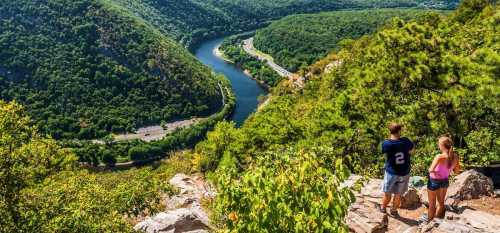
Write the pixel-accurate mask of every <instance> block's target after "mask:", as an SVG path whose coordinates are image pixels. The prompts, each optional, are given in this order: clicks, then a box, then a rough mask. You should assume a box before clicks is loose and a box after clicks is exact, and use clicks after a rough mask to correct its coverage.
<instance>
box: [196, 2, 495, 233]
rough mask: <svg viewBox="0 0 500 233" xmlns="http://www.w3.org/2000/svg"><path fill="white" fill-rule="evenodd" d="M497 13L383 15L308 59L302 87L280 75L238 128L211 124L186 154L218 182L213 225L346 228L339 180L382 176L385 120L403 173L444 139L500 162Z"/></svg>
mask: <svg viewBox="0 0 500 233" xmlns="http://www.w3.org/2000/svg"><path fill="white" fill-rule="evenodd" d="M498 8H499V7H498V6H497V5H491V3H490V2H489V1H487V0H466V1H464V2H463V3H462V5H461V7H460V8H459V9H458V10H457V11H455V12H453V13H452V14H450V15H448V16H443V15H440V14H438V13H429V14H426V15H425V16H424V17H419V18H418V19H415V20H409V21H404V20H401V19H396V20H393V21H391V23H390V24H389V25H388V26H386V27H384V28H383V29H381V30H380V31H378V32H376V33H375V34H373V35H369V36H364V37H362V38H360V39H358V40H353V41H350V42H349V43H345V44H343V45H342V46H343V47H342V49H341V50H339V51H338V52H335V53H333V54H331V55H329V56H328V60H327V61H322V62H318V63H317V64H315V65H314V66H313V67H312V68H310V70H311V71H312V76H311V77H310V78H309V80H308V81H307V84H306V86H305V88H304V89H298V90H297V89H290V88H289V87H288V85H286V84H287V82H286V81H284V82H283V83H282V85H280V86H279V87H277V88H276V89H275V90H274V93H273V95H274V96H273V99H272V100H271V102H270V103H269V104H268V105H267V106H266V107H265V108H263V109H261V110H260V111H259V112H258V113H257V114H255V115H254V116H253V117H251V118H249V119H248V120H247V122H246V123H245V125H244V126H243V127H242V128H239V129H236V128H235V127H234V124H232V123H220V124H219V125H218V126H217V127H216V129H215V130H214V131H213V132H211V133H209V134H208V139H207V140H205V141H203V142H202V143H200V144H198V146H197V147H196V150H195V152H196V153H195V155H198V156H200V161H201V162H200V163H199V166H198V167H199V168H200V169H201V170H203V171H205V172H207V173H208V174H209V175H208V177H211V178H212V179H213V180H215V181H216V183H217V184H218V187H219V196H218V197H217V199H216V204H215V207H214V208H215V213H216V215H217V216H218V217H219V220H220V222H219V223H220V224H221V225H220V227H222V228H227V229H229V231H230V232H260V231H269V232H324V231H330V232H345V231H346V229H345V228H344V227H343V223H342V219H343V216H344V215H345V213H346V208H347V206H348V204H349V202H350V201H351V200H352V196H350V195H351V194H350V193H349V191H348V190H343V189H341V188H339V185H338V184H339V182H341V181H342V180H343V179H344V178H345V177H346V173H349V171H351V172H355V173H358V174H362V175H367V176H380V175H381V174H382V170H383V169H382V168H383V163H384V162H383V161H384V156H383V154H382V152H381V149H380V143H381V141H383V140H384V139H385V138H386V137H387V136H388V131H387V128H386V127H387V124H388V123H389V122H391V121H396V122H401V123H403V124H404V125H405V129H404V132H403V133H404V135H405V136H408V137H409V138H411V139H413V140H414V141H415V142H416V148H417V150H416V154H415V156H414V157H413V158H414V159H413V170H412V174H413V175H424V174H425V173H426V171H427V168H428V166H429V164H430V163H431V161H432V158H433V157H434V155H435V154H437V153H438V148H437V146H436V145H437V144H436V143H437V138H438V137H439V136H441V135H443V134H448V135H450V136H451V137H452V138H453V139H454V141H455V142H456V144H455V146H456V147H457V149H456V150H457V151H458V153H459V154H460V160H461V162H462V163H463V165H464V166H465V167H470V166H483V165H487V164H489V163H491V162H495V161H500V140H499V136H500V135H499V133H500V125H499V121H498V119H499V117H498V116H499V112H498V111H499V109H500V105H499V104H500V102H498V99H500V79H499V77H500V70H499V69H498V68H499V67H500V56H499V54H500V47H499V44H500V38H499V34H498V32H499V31H500V23H499V22H500V13H499V9H498ZM326 67H329V68H328V69H326ZM212 171H213V172H212ZM318 181H321V182H318Z"/></svg>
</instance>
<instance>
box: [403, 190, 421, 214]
mask: <svg viewBox="0 0 500 233" xmlns="http://www.w3.org/2000/svg"><path fill="white" fill-rule="evenodd" d="M420 205H421V202H420V195H419V193H418V190H417V189H415V188H409V189H408V191H407V192H406V193H405V194H404V195H403V196H402V197H401V208H403V209H415V208H418V207H419V206H420Z"/></svg>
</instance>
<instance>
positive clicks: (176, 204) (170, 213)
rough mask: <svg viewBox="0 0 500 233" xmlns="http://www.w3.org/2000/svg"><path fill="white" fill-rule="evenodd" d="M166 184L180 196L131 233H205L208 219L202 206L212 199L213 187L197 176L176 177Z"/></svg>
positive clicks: (181, 175)
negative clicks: (176, 190) (139, 232)
mask: <svg viewBox="0 0 500 233" xmlns="http://www.w3.org/2000/svg"><path fill="white" fill-rule="evenodd" d="M169 183H170V185H172V186H173V187H175V188H177V189H178V190H179V193H178V194H177V195H175V196H173V197H170V198H168V200H166V203H167V204H166V206H167V208H166V209H167V210H166V211H165V212H161V213H159V214H157V215H155V216H154V217H149V218H147V219H146V220H144V221H142V222H140V223H138V224H137V225H135V227H134V229H135V230H137V231H142V232H147V233H208V232H209V229H210V228H211V227H210V224H209V218H208V215H207V213H206V212H205V210H203V208H202V207H201V202H202V200H203V199H212V198H214V197H215V192H214V191H213V189H212V187H211V186H210V185H208V184H207V183H205V182H204V180H203V178H202V177H201V176H196V175H194V176H187V175H185V174H177V175H175V176H174V177H173V178H172V179H171V180H170V182H169Z"/></svg>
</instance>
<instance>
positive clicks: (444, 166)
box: [430, 162, 453, 180]
mask: <svg viewBox="0 0 500 233" xmlns="http://www.w3.org/2000/svg"><path fill="white" fill-rule="evenodd" d="M452 168H453V166H451V167H448V163H443V162H440V163H438V165H437V166H436V168H435V169H434V172H432V173H431V174H430V176H431V178H432V179H436V180H447V179H448V177H450V172H451V169H452Z"/></svg>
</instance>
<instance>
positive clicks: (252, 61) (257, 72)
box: [219, 32, 283, 87]
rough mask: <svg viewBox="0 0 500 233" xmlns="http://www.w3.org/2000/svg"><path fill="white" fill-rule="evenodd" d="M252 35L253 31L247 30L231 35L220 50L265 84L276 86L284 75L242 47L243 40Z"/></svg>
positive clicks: (266, 85)
mask: <svg viewBox="0 0 500 233" xmlns="http://www.w3.org/2000/svg"><path fill="white" fill-rule="evenodd" d="M251 35H253V33H252V32H250V33H248V32H247V33H242V34H237V35H232V36H229V37H227V38H225V39H224V41H223V42H222V44H221V46H220V47H219V50H220V51H221V52H222V54H223V56H224V57H225V58H226V59H227V60H229V61H230V62H232V63H234V64H236V65H237V66H239V67H240V68H241V69H243V70H245V71H246V72H248V74H249V75H250V76H251V77H252V78H253V79H255V80H257V81H258V82H259V83H261V84H263V86H265V87H274V86H276V85H277V84H278V83H279V82H280V81H281V80H283V77H281V76H279V75H278V73H276V71H274V70H273V69H272V68H271V67H270V66H269V65H268V64H267V63H266V62H265V61H260V60H258V59H256V58H254V57H252V56H251V55H249V54H248V53H247V52H245V51H244V50H243V48H242V47H241V45H242V43H243V40H244V39H247V38H248V37H251Z"/></svg>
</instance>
